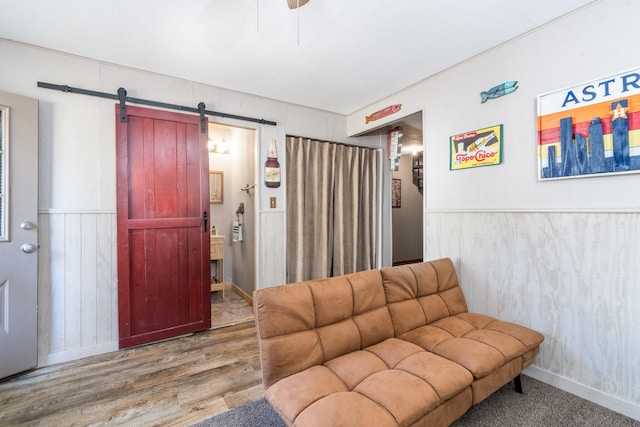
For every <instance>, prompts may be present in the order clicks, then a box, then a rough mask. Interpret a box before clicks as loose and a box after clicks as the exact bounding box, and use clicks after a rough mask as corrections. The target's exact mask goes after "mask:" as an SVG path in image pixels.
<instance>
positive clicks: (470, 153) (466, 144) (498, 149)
mask: <svg viewBox="0 0 640 427" xmlns="http://www.w3.org/2000/svg"><path fill="white" fill-rule="evenodd" d="M449 147H450V157H451V164H450V169H451V170H458V169H467V168H475V167H479V166H492V165H499V164H500V163H502V125H495V126H490V127H487V128H483V129H478V130H474V131H471V132H465V133H461V134H459V135H453V136H452V137H451V139H450V142H449Z"/></svg>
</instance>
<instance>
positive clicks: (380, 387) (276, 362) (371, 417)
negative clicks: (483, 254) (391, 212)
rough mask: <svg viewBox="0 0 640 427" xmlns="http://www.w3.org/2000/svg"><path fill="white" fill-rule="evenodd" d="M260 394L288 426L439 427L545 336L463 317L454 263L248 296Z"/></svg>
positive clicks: (526, 361)
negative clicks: (257, 352)
mask: <svg viewBox="0 0 640 427" xmlns="http://www.w3.org/2000/svg"><path fill="white" fill-rule="evenodd" d="M254 311H255V314H256V326H257V333H258V342H259V348H260V359H261V364H262V376H263V382H264V387H265V395H266V398H267V400H268V401H269V403H271V405H272V406H273V407H274V409H275V410H276V411H277V412H278V413H279V414H280V416H281V417H282V418H283V420H284V421H285V422H286V423H287V424H288V425H292V426H322V427H327V426H398V425H401V426H412V425H416V426H446V425H449V424H451V423H452V422H453V421H455V420H456V419H457V418H459V417H460V416H461V415H462V414H464V413H465V412H466V411H467V410H468V409H469V408H470V407H471V406H473V405H475V404H477V403H479V402H480V401H482V400H483V399H485V398H486V397H487V396H489V395H490V394H491V393H493V392H494V391H496V390H497V389H499V388H500V387H502V386H503V385H505V384H506V383H508V382H509V381H511V380H512V379H514V378H516V377H517V378H518V379H519V374H520V372H521V371H522V369H524V368H525V367H527V366H528V365H530V364H531V363H532V362H533V358H534V356H535V355H536V354H537V353H538V350H539V345H540V343H541V342H542V341H543V339H544V337H543V336H542V335H541V334H539V333H538V332H536V331H533V330H531V329H529V328H526V327H523V326H519V325H516V324H513V323H508V322H503V321H500V320H496V319H494V318H491V317H488V316H484V315H482V314H472V313H468V312H467V304H466V302H465V298H464V295H463V293H462V289H461V288H460V286H459V284H458V277H457V275H456V271H455V268H454V266H453V263H452V262H451V260H450V259H448V258H445V259H440V260H436V261H431V262H425V263H418V264H410V265H404V266H398V267H389V268H383V269H381V270H369V271H364V272H359V273H354V274H349V275H346V276H340V277H333V278H329V279H323V280H313V281H308V282H301V283H294V284H288V285H282V286H276V287H271V288H264V289H259V290H257V291H256V292H254Z"/></svg>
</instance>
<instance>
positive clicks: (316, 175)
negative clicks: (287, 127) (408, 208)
mask: <svg viewBox="0 0 640 427" xmlns="http://www.w3.org/2000/svg"><path fill="white" fill-rule="evenodd" d="M378 155H379V152H378V150H375V149H369V148H361V147H352V146H347V145H343V144H336V143H330V142H321V141H312V140H310V139H308V138H300V137H293V136H289V137H287V143H286V158H287V163H286V170H287V174H286V176H287V178H286V183H287V275H288V277H287V280H288V282H299V281H302V280H310V279H318V278H324V277H331V276H338V275H341V274H347V273H352V272H355V271H362V270H367V269H370V268H375V267H376V260H377V238H376V237H377V224H378V220H377V218H378V210H379V208H378Z"/></svg>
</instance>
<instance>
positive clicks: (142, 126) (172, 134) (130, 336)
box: [116, 105, 211, 348]
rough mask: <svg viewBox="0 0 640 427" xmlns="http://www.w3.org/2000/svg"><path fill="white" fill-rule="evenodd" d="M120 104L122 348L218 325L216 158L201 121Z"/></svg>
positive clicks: (119, 192)
mask: <svg viewBox="0 0 640 427" xmlns="http://www.w3.org/2000/svg"><path fill="white" fill-rule="evenodd" d="M119 114H120V113H119V106H118V105H116V121H117V130H116V139H117V148H116V156H117V205H118V207H117V210H118V214H117V216H118V309H119V330H120V348H125V347H131V346H134V345H139V344H145V343H148V342H153V341H158V340H162V339H166V338H171V337H175V336H179V335H182V334H186V333H190V332H195V331H199V330H204V329H208V328H210V327H211V299H210V288H209V287H210V269H211V265H210V261H209V233H208V229H207V228H208V220H207V219H208V218H209V179H208V177H209V173H208V172H209V157H208V151H207V134H206V133H201V132H200V118H199V117H198V116H189V115H184V114H179V113H173V112H167V111H160V110H150V109H146V108H139V107H131V106H128V107H127V122H126V123H121V122H120V119H119Z"/></svg>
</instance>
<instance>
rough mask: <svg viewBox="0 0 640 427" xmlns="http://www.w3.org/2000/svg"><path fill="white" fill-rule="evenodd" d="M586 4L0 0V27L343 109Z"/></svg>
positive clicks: (132, 62)
mask: <svg viewBox="0 0 640 427" xmlns="http://www.w3.org/2000/svg"><path fill="white" fill-rule="evenodd" d="M596 1H598V0H596ZM589 3H594V0H535V1H533V0H456V1H452V0H310V2H309V3H308V4H307V5H305V6H303V7H301V8H299V9H295V10H290V9H289V8H288V7H287V1H286V0H189V1H178V0H57V1H46V0H19V1H18V0H0V38H4V39H9V40H15V41H19V42H24V43H29V44H33V45H38V46H44V47H47V48H51V49H55V50H59V51H64V52H69V53H72V54H75V55H81V56H85V57H89V58H95V59H98V60H101V61H106V62H110V63H114V64H119V65H124V66H127V67H133V68H137V69H141V70H147V71H152V72H157V73H161V74H166V75H170V76H175V77H179V78H184V79H188V80H192V81H197V82H202V83H206V84H210V85H214V86H219V87H223V88H227V89H233V90H237V91H241V92H246V93H251V94H255V95H259V96H264V97H268V98H273V99H278V100H282V101H287V102H291V103H295V104H300V105H305V106H309V107H314V108H319V109H323V110H327V111H332V112H336V113H341V114H349V113H352V112H354V111H357V110H359V109H361V108H364V107H366V106H368V105H370V104H372V103H374V102H376V101H379V100H380V99H383V98H385V97H387V96H389V95H392V94H393V93H395V92H397V91H399V90H401V89H404V88H406V87H408V86H410V85H412V84H414V83H417V82H419V81H420V80H423V79H425V78H427V77H429V76H431V75H433V74H435V73H437V72H439V71H442V70H444V69H446V68H448V67H450V66H452V65H455V64H457V63H459V62H461V61H464V60H465V59H468V58H470V57H473V56H475V55H477V54H479V53H481V52H484V51H486V50H488V49H491V48H492V47H495V46H497V45H499V44H501V43H504V42H506V41H508V40H510V39H513V38H514V37H517V36H519V35H521V34H524V33H526V32H528V31H530V30H532V29H534V28H536V27H539V26H541V25H544V24H545V23H547V22H549V21H551V20H553V19H556V18H558V17H560V16H562V15H565V14H567V13H570V12H572V11H574V10H576V9H578V8H580V7H583V6H585V5H587V4H589ZM1 62H2V61H0V64H1ZM496 66H497V67H499V66H500V64H496ZM0 68H1V65H0ZM0 71H1V70H0ZM50 83H55V84H68V85H70V86H73V84H72V82H67V81H60V82H50ZM123 85H126V82H123ZM87 89H93V88H87ZM114 91H115V88H114Z"/></svg>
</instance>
